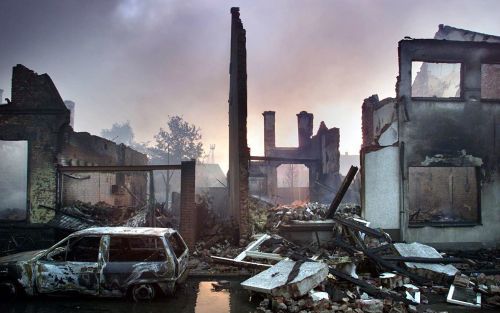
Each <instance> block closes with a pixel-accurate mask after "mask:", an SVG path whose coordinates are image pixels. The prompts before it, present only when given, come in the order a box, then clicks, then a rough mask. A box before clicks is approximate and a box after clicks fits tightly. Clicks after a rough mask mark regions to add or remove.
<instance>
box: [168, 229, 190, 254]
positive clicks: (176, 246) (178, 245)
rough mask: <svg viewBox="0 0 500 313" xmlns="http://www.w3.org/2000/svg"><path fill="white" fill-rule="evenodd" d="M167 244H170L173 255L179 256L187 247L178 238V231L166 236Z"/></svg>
mask: <svg viewBox="0 0 500 313" xmlns="http://www.w3.org/2000/svg"><path fill="white" fill-rule="evenodd" d="M167 240H168V242H169V244H170V245H171V246H172V249H173V250H174V253H175V256H176V257H177V258H179V257H180V256H181V255H182V254H183V253H184V251H186V249H187V247H186V245H185V244H184V242H183V241H182V239H181V238H180V236H179V234H178V233H173V234H172V235H170V236H168V237H167Z"/></svg>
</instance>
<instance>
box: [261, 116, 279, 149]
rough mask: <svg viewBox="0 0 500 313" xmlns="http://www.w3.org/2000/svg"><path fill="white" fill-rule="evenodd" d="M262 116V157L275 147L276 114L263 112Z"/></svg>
mask: <svg viewBox="0 0 500 313" xmlns="http://www.w3.org/2000/svg"><path fill="white" fill-rule="evenodd" d="M262 115H263V116H264V155H266V156H267V155H268V151H269V150H270V149H272V148H275V147H276V129H275V123H276V118H275V115H276V112H274V111H265V112H264V113H262Z"/></svg>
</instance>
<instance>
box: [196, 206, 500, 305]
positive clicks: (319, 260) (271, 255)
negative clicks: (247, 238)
mask: <svg viewBox="0 0 500 313" xmlns="http://www.w3.org/2000/svg"><path fill="white" fill-rule="evenodd" d="M337 208H338V205H337V206H335V207H333V209H334V210H333V212H332V206H323V205H320V204H315V203H303V204H299V203H295V204H293V205H286V206H285V205H282V206H278V207H273V208H269V207H267V208H266V209H265V210H264V209H260V212H258V213H257V214H253V215H252V216H253V217H257V218H258V219H259V220H257V221H253V223H254V224H255V225H265V227H264V230H265V233H261V234H257V235H255V236H254V237H253V238H252V239H253V240H252V241H251V242H250V243H249V244H248V245H247V246H246V247H245V248H241V247H239V248H231V246H230V245H229V242H227V244H226V245H222V246H216V247H215V248H214V249H212V248H204V250H207V249H208V252H207V254H206V255H207V256H210V259H211V260H208V261H207V264H208V263H210V264H220V265H221V266H225V267H227V268H230V267H233V268H239V269H245V270H247V271H248V273H253V274H254V275H253V276H252V277H250V278H249V279H247V280H245V281H243V282H242V283H241V285H242V287H243V288H244V289H247V290H250V291H251V293H252V299H253V301H255V302H256V303H257V305H258V307H257V310H256V311H257V312H302V313H304V312H372V313H373V312H392V313H396V312H417V311H418V312H435V311H434V310H433V309H432V308H433V305H434V304H438V303H441V304H442V303H446V302H448V303H450V304H454V305H459V306H466V307H469V308H470V309H469V308H467V309H466V310H467V311H469V310H473V309H475V308H479V309H480V308H492V309H495V308H496V309H498V307H499V306H500V276H498V275H497V276H495V275H493V274H494V273H497V272H499V270H500V262H499V258H498V255H497V254H496V252H495V251H487V250H485V251H482V252H481V253H476V254H466V253H461V254H460V253H455V254H452V253H449V254H446V253H440V252H438V251H437V250H435V249H434V248H432V247H430V246H427V245H423V244H420V243H411V244H407V243H397V242H393V240H392V239H391V238H390V236H389V235H388V234H386V233H385V232H383V231H382V230H380V229H374V228H371V227H370V223H369V221H365V220H363V219H362V218H361V217H360V216H359V207H348V208H345V209H344V208H342V209H337ZM264 211H265V212H264ZM332 213H333V214H332ZM263 216H265V217H266V218H265V220H264V218H263ZM284 230H285V231H284ZM294 232H298V233H301V234H302V235H301V236H302V237H304V234H305V238H306V240H305V241H304V240H295V238H296V237H294ZM325 232H326V233H328V236H327V237H326V238H325V236H324V234H323V235H321V236H320V235H318V234H319V233H325ZM297 238H300V236H298V237H297ZM307 238H309V239H308V240H309V241H308V240H307ZM219 251H220V252H221V253H217V252H219ZM195 253H198V250H197V251H195Z"/></svg>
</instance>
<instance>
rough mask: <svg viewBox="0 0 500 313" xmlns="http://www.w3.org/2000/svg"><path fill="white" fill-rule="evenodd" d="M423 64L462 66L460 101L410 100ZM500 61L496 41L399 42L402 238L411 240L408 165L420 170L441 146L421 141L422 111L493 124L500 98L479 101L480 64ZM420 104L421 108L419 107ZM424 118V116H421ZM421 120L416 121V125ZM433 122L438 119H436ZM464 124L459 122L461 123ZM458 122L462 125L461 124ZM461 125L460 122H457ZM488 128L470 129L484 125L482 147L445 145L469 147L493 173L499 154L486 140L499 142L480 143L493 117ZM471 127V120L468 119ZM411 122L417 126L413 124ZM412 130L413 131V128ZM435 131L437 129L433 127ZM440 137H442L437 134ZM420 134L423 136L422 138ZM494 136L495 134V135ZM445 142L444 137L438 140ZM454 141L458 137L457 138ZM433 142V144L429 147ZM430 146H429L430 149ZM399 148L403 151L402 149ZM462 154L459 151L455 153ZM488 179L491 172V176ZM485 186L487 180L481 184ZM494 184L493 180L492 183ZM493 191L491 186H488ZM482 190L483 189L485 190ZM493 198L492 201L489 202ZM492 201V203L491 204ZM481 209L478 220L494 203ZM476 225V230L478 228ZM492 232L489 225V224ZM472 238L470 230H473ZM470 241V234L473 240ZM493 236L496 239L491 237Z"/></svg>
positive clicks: (484, 168) (465, 143)
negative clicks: (416, 67) (417, 67)
mask: <svg viewBox="0 0 500 313" xmlns="http://www.w3.org/2000/svg"><path fill="white" fill-rule="evenodd" d="M413 61H422V62H431V63H459V64H461V86H460V95H461V97H460V98H421V97H412V96H411V89H412V88H411V87H412V73H411V70H412V62H413ZM498 63H500V44H498V43H484V42H455V41H446V40H432V39H431V40H427V39H422V40H403V41H400V43H399V69H400V71H399V72H400V76H399V79H398V84H397V93H398V107H397V109H398V110H397V111H398V128H399V142H400V143H401V144H403V143H406V147H404V151H401V155H400V158H401V160H400V161H401V163H402V164H403V166H402V171H401V176H400V185H401V186H402V193H401V201H400V203H401V206H402V207H401V211H402V212H404V214H403V215H401V221H400V225H401V228H402V229H401V230H402V233H403V234H404V236H403V238H402V239H403V240H408V239H409V238H408V237H409V233H408V209H409V201H408V200H409V199H408V192H409V189H408V169H409V167H410V166H418V165H419V163H421V162H422V161H423V160H421V159H418V158H419V157H421V156H419V155H418V154H419V153H420V154H423V155H425V153H429V152H434V153H442V152H436V151H437V150H438V149H439V148H438V147H436V142H435V140H436V138H427V139H426V138H423V135H422V134H424V133H425V131H422V129H421V128H415V127H418V126H421V124H420V125H419V123H420V122H421V121H418V119H419V118H421V119H422V113H423V112H425V111H424V110H425V109H427V108H434V109H436V108H437V111H438V112H440V113H445V114H447V113H451V114H454V115H453V116H454V117H457V116H458V117H462V116H466V114H465V113H466V112H469V113H470V112H472V113H473V114H474V115H473V116H474V117H475V118H483V119H484V117H485V116H488V114H490V115H493V121H494V120H495V114H498V105H500V99H497V100H495V99H494V100H491V99H488V100H483V99H481V66H482V65H483V64H498ZM419 105H422V107H421V108H420V109H419ZM419 114H420V115H419ZM416 120H417V122H415V121H416ZM434 121H438V119H435V120H434ZM460 121H461V120H460ZM460 121H459V122H460ZM459 122H456V124H458V123H459ZM484 122H485V124H486V126H483V125H479V126H474V125H470V126H472V127H481V126H482V127H483V128H482V129H480V130H478V135H477V136H478V137H479V138H478V140H476V141H480V142H481V143H483V142H484V143H486V144H485V145H483V147H478V146H479V145H478V143H475V142H471V141H474V140H469V139H470V138H459V139H458V141H456V142H454V143H453V144H450V147H443V150H446V148H449V150H451V149H455V148H456V147H457V146H458V145H463V147H464V149H465V147H467V153H469V154H472V155H474V156H478V157H480V158H482V159H483V160H484V161H485V163H484V164H482V165H481V167H480V168H481V169H482V171H486V173H492V174H493V175H497V177H498V173H496V174H495V171H497V170H498V169H496V170H495V165H494V164H492V163H494V162H495V158H496V157H495V151H494V149H495V148H494V147H491V145H489V146H488V144H487V143H488V142H492V143H493V144H495V141H494V140H495V139H494V138H493V141H492V140H489V141H487V140H485V139H482V141H481V139H480V137H481V135H480V134H486V136H488V138H489V136H490V135H492V133H491V127H490V126H491V125H490V124H491V118H486V119H484ZM469 123H470V121H469ZM412 124H413V125H412ZM470 126H467V119H464V120H463V124H462V125H461V126H459V127H460V128H459V129H458V130H460V131H461V132H465V130H464V129H465V128H466V127H470ZM410 128H411V129H410ZM434 128H435V126H434ZM416 132H422V134H416ZM437 135H438V137H439V136H441V137H442V135H441V134H437ZM419 136H420V137H419ZM492 136H493V137H494V134H493V135H492ZM439 139H441V141H442V138H439ZM455 139H456V138H455ZM429 143H430V144H429ZM426 144H427V146H426ZM400 149H403V147H401V148H400ZM457 150H458V149H457ZM487 175H488V174H487ZM476 176H477V177H478V179H484V177H481V176H479V175H476ZM482 183H484V181H483V182H482ZM492 184H494V182H493V183H492ZM490 187H493V188H494V185H493V186H490ZM483 188H484V187H480V189H483ZM481 194H482V191H481V192H479V193H478V198H481ZM488 199H490V198H488ZM489 202H491V200H489ZM478 204H479V205H480V206H479V207H480V210H479V211H478V213H479V214H480V216H483V217H484V209H485V205H487V206H488V205H489V207H488V209H489V210H490V211H491V210H493V209H492V207H491V206H492V205H491V204H486V203H485V202H483V203H481V202H479V203H478ZM434 226H435V225H434ZM442 226H458V225H442ZM474 226H478V225H477V224H476V225H474ZM489 227H490V228H491V225H489ZM469 234H470V232H469ZM471 237H472V236H471ZM493 237H494V236H493Z"/></svg>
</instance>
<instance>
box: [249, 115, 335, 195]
mask: <svg viewBox="0 0 500 313" xmlns="http://www.w3.org/2000/svg"><path fill="white" fill-rule="evenodd" d="M262 115H263V116H264V157H254V156H252V157H251V159H252V162H251V163H250V171H251V175H252V177H251V179H253V180H257V179H259V178H260V179H261V180H262V181H263V186H264V190H265V196H266V197H267V198H268V199H275V198H277V197H278V202H280V199H281V198H284V197H282V196H281V197H280V191H279V190H278V181H277V176H278V175H277V168H278V167H279V166H280V165H282V164H304V165H305V166H306V167H307V169H308V170H309V179H308V181H309V184H308V187H309V188H308V190H307V191H308V195H307V197H304V198H303V199H300V200H307V199H310V200H311V201H318V202H322V203H329V202H330V201H331V200H332V199H331V195H332V193H333V192H335V191H336V190H337V189H338V187H339V184H340V181H341V176H340V174H339V158H340V153H339V140H340V132H339V129H338V128H336V127H333V128H330V129H328V128H327V127H326V125H325V123H324V122H321V124H320V126H319V129H318V132H317V133H316V135H314V136H313V119H314V116H313V114H311V113H308V112H306V111H302V112H300V113H299V114H297V126H298V127H297V129H298V138H299V146H298V147H276V134H275V112H274V111H266V112H264V113H262ZM254 193H257V192H256V191H254Z"/></svg>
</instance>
